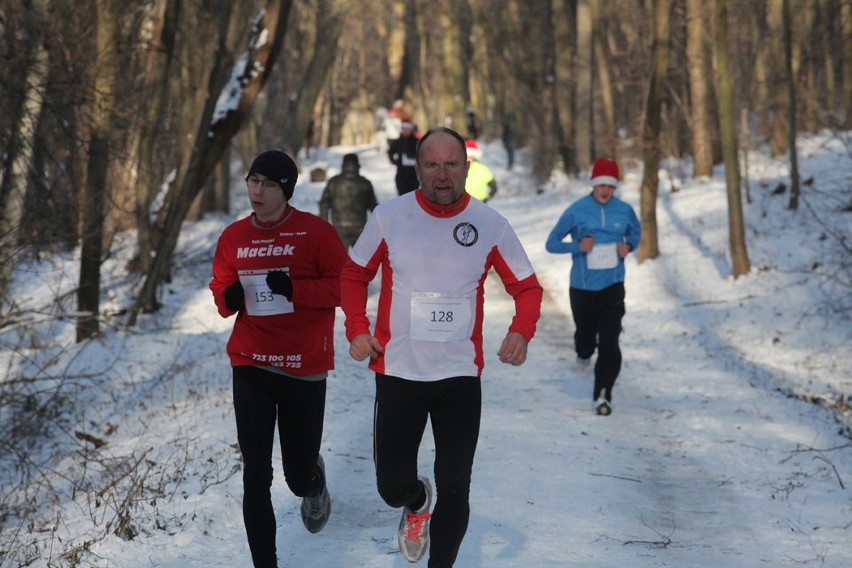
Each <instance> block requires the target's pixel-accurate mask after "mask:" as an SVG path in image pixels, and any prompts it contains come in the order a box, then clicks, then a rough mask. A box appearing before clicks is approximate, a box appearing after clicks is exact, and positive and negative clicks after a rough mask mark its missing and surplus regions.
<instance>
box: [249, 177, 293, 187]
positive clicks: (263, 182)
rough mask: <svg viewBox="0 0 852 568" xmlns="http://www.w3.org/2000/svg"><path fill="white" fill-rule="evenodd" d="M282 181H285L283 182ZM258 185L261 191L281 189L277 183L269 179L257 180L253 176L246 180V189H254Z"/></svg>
mask: <svg viewBox="0 0 852 568" xmlns="http://www.w3.org/2000/svg"><path fill="white" fill-rule="evenodd" d="M283 181H287V180H283ZM258 185H260V187H262V188H263V189H281V186H280V185H279V184H278V182H276V181H274V180H271V179H265V180H261V179H259V178H256V177H254V176H251V177H247V178H246V186H247V187H249V188H251V189H254V188H255V187H257V186H258Z"/></svg>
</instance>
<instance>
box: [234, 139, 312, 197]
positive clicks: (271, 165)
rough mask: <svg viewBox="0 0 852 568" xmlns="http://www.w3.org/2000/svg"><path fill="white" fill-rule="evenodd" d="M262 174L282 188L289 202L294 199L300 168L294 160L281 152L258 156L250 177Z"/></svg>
mask: <svg viewBox="0 0 852 568" xmlns="http://www.w3.org/2000/svg"><path fill="white" fill-rule="evenodd" d="M252 174H260V175H264V176H266V177H268V178H269V179H270V180H272V181H274V182H275V183H277V184H278V185H280V186H281V189H283V190H284V197H286V198H287V201H290V199H291V198H292V197H293V190H294V189H296V180H297V179H298V178H299V168H297V167H296V162H294V161H293V158H291V157H290V156H288V155H287V154H285V153H284V152H282V151H280V150H267V151H266V152H261V153H260V154H258V155H257V158H255V159H254V161H253V162H252V163H251V167H250V168H249V171H248V176H246V177H247V178H248V177H249V176H251V175H252Z"/></svg>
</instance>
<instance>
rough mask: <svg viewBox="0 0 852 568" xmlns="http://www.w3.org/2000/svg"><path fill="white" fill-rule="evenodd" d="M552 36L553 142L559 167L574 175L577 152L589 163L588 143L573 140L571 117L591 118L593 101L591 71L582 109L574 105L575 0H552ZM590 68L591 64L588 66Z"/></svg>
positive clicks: (575, 56)
mask: <svg viewBox="0 0 852 568" xmlns="http://www.w3.org/2000/svg"><path fill="white" fill-rule="evenodd" d="M553 22H554V25H553V38H554V43H555V46H554V47H555V61H554V66H555V69H556V73H555V80H556V88H555V89H553V95H554V96H555V97H556V100H555V101H553V106H554V110H555V113H556V118H557V119H558V129H557V132H556V144H557V150H558V152H559V155H560V157H561V158H562V168H563V169H564V170H565V173H567V174H571V175H575V174H577V172H578V171H579V165H578V156H579V155H582V156H583V158H584V159H585V160H586V163H588V158H589V151H590V146H591V144H587V145H585V147H583V146H579V148H578V141H577V140H576V134H577V128H576V126H575V124H574V117H575V116H577V115H578V114H579V115H580V116H585V117H586V118H587V119H588V120H591V117H592V112H591V111H592V109H593V108H594V105H593V104H592V96H591V91H592V89H591V72H589V73H588V74H587V76H588V79H589V80H588V82H587V85H586V87H587V89H586V91H587V94H588V95H589V96H588V98H585V100H584V101H583V104H584V105H586V106H585V108H586V112H585V113H582V112H581V113H578V112H576V110H575V109H577V83H578V81H577V79H578V74H577V69H576V67H577V66H576V64H575V60H576V58H577V55H578V53H577V41H578V38H577V34H578V32H577V0H554V1H553ZM589 68H591V65H590V66H589ZM589 130H590V129H589V128H583V129H582V131H583V132H588V131H589ZM583 138H584V139H585V140H586V141H587V142H590V138H591V137H590V136H589V135H586V136H585V137H583Z"/></svg>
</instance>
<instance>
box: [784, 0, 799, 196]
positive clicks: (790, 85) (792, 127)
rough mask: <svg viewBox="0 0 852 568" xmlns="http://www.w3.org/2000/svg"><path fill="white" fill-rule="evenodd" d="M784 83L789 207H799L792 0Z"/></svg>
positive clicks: (787, 22)
mask: <svg viewBox="0 0 852 568" xmlns="http://www.w3.org/2000/svg"><path fill="white" fill-rule="evenodd" d="M783 10H784V70H785V74H784V75H785V80H784V84H785V86H786V87H787V117H788V118H787V121H788V124H789V127H788V128H787V133H788V136H789V140H788V142H787V144H788V146H789V151H790V204H789V205H788V208H789V209H791V210H793V211H795V210H796V209H798V208H799V154H798V152H797V151H796V130H797V128H796V125H797V124H798V120H797V119H796V104H797V103H796V78H795V76H794V75H793V24H792V22H791V18H790V0H784V7H783Z"/></svg>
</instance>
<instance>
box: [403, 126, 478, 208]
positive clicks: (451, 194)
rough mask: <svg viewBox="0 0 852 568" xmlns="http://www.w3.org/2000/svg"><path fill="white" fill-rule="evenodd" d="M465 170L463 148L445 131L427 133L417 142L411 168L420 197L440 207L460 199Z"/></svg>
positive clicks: (467, 165)
mask: <svg viewBox="0 0 852 568" xmlns="http://www.w3.org/2000/svg"><path fill="white" fill-rule="evenodd" d="M468 167H469V164H468V161H467V155H466V153H465V149H464V148H463V147H462V145H461V144H459V141H458V140H456V139H455V137H453V136H452V135H451V134H447V133H445V132H436V133H434V134H431V135H430V136H429V137H428V138H427V139H426V140H425V141H424V142H422V143H421V146H420V153H419V154H418V155H417V164H416V165H415V166H414V168H415V170H416V171H417V177H418V179H419V180H420V189H421V190H422V191H423V196H424V197H426V199H428V200H429V201H432V202H434V203H439V204H441V205H449V204H450V203H453V202H454V201H456V200H457V199H458V198H459V197H461V196H462V194H463V193H464V184H465V180H466V179H467V170H468Z"/></svg>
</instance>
